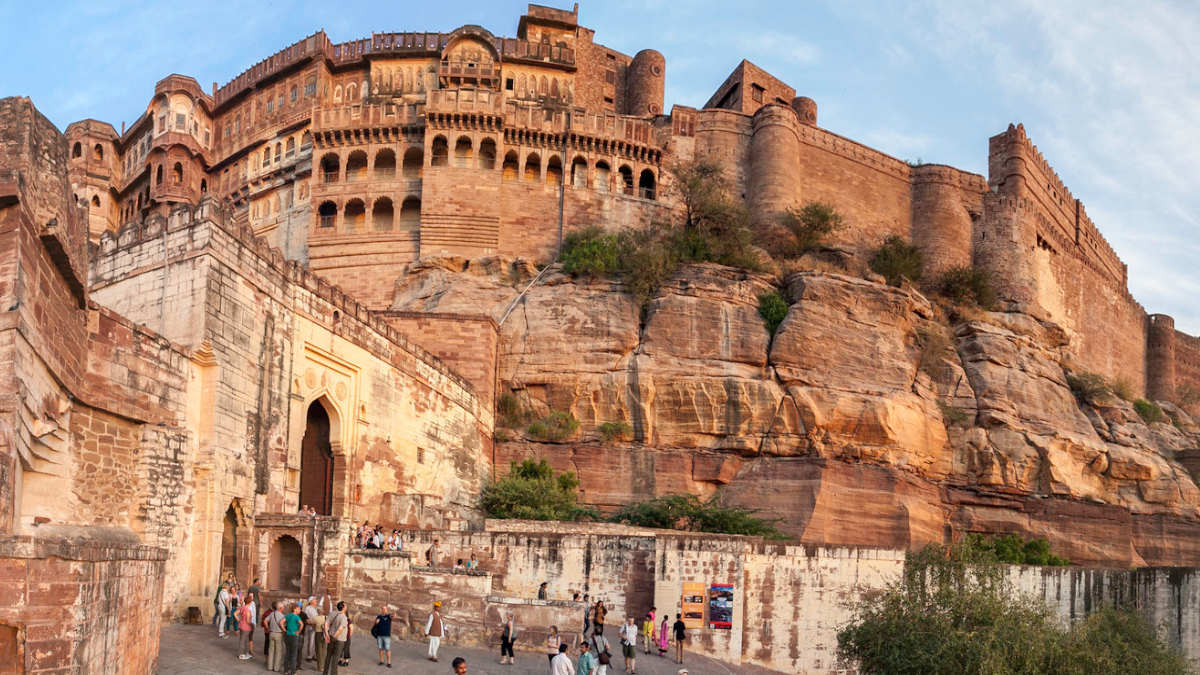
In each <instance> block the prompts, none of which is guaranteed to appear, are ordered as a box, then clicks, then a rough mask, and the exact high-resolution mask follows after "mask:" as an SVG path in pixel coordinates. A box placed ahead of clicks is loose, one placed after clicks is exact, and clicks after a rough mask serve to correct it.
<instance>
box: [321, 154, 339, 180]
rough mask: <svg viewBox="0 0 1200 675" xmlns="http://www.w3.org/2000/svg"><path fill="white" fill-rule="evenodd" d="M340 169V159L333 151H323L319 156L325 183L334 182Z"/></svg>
mask: <svg viewBox="0 0 1200 675" xmlns="http://www.w3.org/2000/svg"><path fill="white" fill-rule="evenodd" d="M340 171H341V159H340V158H339V157H338V156H337V153H335V152H328V153H325V156H324V157H322V158H321V175H322V176H323V177H324V181H325V182H326V183H336V182H337V180H338V173H340Z"/></svg>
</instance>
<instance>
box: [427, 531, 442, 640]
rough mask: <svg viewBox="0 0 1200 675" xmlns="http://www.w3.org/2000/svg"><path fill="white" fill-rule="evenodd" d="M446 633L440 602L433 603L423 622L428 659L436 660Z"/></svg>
mask: <svg viewBox="0 0 1200 675" xmlns="http://www.w3.org/2000/svg"><path fill="white" fill-rule="evenodd" d="M433 545H434V546H437V539H434V540H433ZM445 634H446V626H445V624H444V623H442V603H440V602H435V603H433V611H432V612H430V613H429V620H428V621H426V622H425V635H427V636H429V660H430V661H434V662H436V661H437V653H438V646H440V645H441V644H442V637H443V636H444V635H445Z"/></svg>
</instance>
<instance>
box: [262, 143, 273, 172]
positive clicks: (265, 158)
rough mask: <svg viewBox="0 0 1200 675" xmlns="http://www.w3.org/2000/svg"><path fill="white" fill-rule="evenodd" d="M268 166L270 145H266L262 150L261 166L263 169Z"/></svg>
mask: <svg viewBox="0 0 1200 675" xmlns="http://www.w3.org/2000/svg"><path fill="white" fill-rule="evenodd" d="M268 166H271V148H270V147H268V148H267V149H265V150H263V163H262V168H264V169H265V168H267V167H268Z"/></svg>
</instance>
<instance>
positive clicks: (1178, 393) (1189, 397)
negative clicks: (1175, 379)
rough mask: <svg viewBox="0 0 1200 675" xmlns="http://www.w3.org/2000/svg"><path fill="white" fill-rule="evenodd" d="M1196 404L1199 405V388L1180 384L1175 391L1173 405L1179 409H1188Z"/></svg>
mask: <svg viewBox="0 0 1200 675" xmlns="http://www.w3.org/2000/svg"><path fill="white" fill-rule="evenodd" d="M1197 403H1200V388H1197V387H1193V386H1192V385H1190V384H1181V385H1179V387H1178V388H1177V389H1176V390H1175V405H1177V406H1179V407H1180V408H1189V407H1191V406H1194V405H1196V404H1197Z"/></svg>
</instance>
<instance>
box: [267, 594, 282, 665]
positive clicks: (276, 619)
mask: <svg viewBox="0 0 1200 675" xmlns="http://www.w3.org/2000/svg"><path fill="white" fill-rule="evenodd" d="M283 619H284V617H283V601H282V600H279V601H276V603H275V610H274V611H272V612H271V613H270V614H268V615H267V639H268V640H269V641H270V642H269V645H268V647H267V668H268V669H270V670H272V671H274V672H276V673H278V672H279V671H281V670H283Z"/></svg>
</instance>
